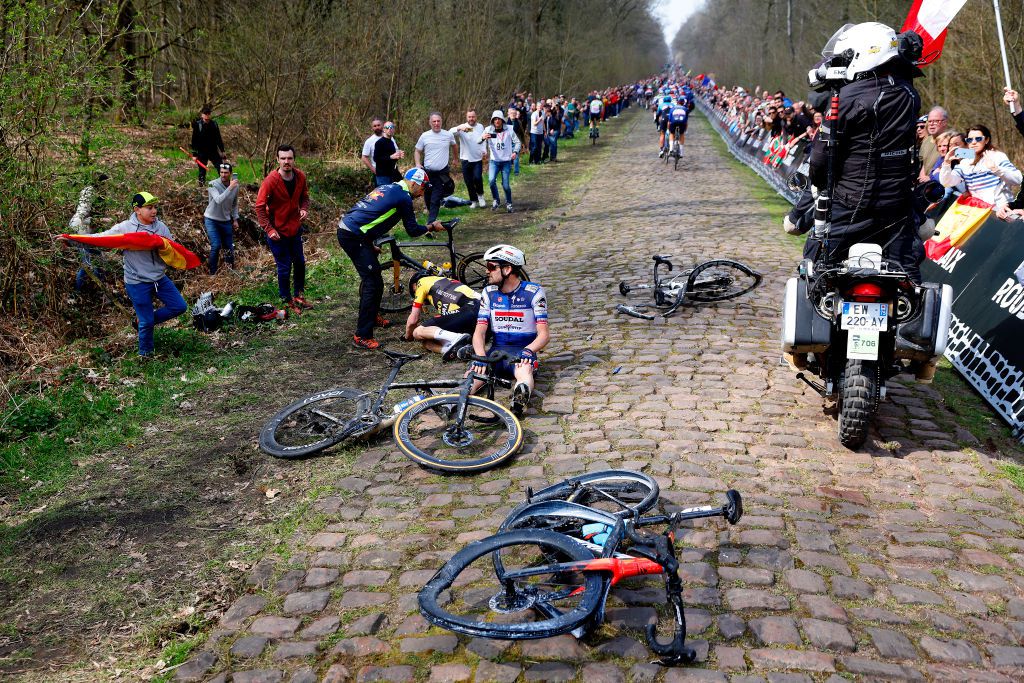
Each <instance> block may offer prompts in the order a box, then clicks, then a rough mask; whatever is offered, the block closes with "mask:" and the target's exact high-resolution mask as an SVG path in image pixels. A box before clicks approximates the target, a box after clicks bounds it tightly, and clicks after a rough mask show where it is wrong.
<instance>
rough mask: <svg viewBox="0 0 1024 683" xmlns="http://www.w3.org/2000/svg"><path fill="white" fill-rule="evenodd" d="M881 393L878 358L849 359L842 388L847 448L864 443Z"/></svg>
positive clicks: (842, 429)
mask: <svg viewBox="0 0 1024 683" xmlns="http://www.w3.org/2000/svg"><path fill="white" fill-rule="evenodd" d="M878 395H879V372H878V363H877V361H870V360H855V359H851V360H847V361H846V371H845V372H844V373H843V386H842V389H841V390H840V392H839V442H840V443H842V444H843V445H844V446H846V447H847V448H849V449H855V448H860V447H861V446H862V445H864V441H865V440H866V439H867V438H868V427H869V426H870V424H871V418H872V417H873V416H874V414H875V410H876V409H877V408H878Z"/></svg>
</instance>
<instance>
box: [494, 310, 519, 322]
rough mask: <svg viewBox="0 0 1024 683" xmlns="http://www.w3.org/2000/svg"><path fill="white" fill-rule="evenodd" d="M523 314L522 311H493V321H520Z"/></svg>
mask: <svg viewBox="0 0 1024 683" xmlns="http://www.w3.org/2000/svg"><path fill="white" fill-rule="evenodd" d="M524 316H525V314H524V313H523V312H522V311H495V312H494V321H495V322H499V323H521V322H523V317H524Z"/></svg>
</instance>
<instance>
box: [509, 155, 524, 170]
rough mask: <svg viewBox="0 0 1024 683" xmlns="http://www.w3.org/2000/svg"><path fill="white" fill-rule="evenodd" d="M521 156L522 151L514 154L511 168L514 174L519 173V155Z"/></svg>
mask: <svg viewBox="0 0 1024 683" xmlns="http://www.w3.org/2000/svg"><path fill="white" fill-rule="evenodd" d="M521 156H523V155H522V153H519V154H517V155H516V158H515V159H513V160H512V169H513V172H514V173H515V174H516V175H519V157H521Z"/></svg>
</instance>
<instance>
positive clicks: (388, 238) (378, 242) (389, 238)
mask: <svg viewBox="0 0 1024 683" xmlns="http://www.w3.org/2000/svg"><path fill="white" fill-rule="evenodd" d="M461 222H462V219H460V218H453V219H451V220H450V221H444V222H443V223H441V225H442V226H444V229H445V230H447V231H448V232H451V231H452V228H454V227H455V226H456V225H458V224H459V223H461ZM427 237H428V238H430V233H427ZM431 239H433V238H431ZM397 241H398V239H397V238H396V237H395V236H394V235H384V236H383V237H378V238H377V239H375V240H374V241H373V246H375V247H377V248H378V249H379V248H380V247H383V246H384V245H385V244H388V243H389V242H397Z"/></svg>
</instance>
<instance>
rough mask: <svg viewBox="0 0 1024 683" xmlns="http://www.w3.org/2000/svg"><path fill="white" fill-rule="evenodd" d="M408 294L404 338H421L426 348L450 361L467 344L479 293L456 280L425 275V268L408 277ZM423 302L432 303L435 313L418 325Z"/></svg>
mask: <svg viewBox="0 0 1024 683" xmlns="http://www.w3.org/2000/svg"><path fill="white" fill-rule="evenodd" d="M409 293H410V294H411V295H412V297H413V304H412V311H410V312H409V319H408V320H406V321H405V338H406V339H408V340H410V341H412V340H414V339H415V340H417V341H421V342H423V346H424V348H426V349H427V350H428V351H433V352H435V353H440V354H442V358H443V359H444V360H451V359H452V358H454V357H455V354H456V352H457V351H458V350H459V348H460V347H462V346H465V345H466V344H468V343H469V340H470V337H471V335H472V334H473V330H474V329H476V318H477V312H478V311H479V309H480V295H479V294H478V293H476V292H474V291H473V290H472V289H470V288H469V287H467V286H466V285H464V284H462V283H461V282H459V281H458V280H452V279H449V278H446V277H437V276H436V275H428V274H427V273H426V272H425V271H420V272H418V273H416V274H415V275H413V276H412V279H411V280H409ZM424 303H427V304H430V305H431V306H433V308H434V311H436V313H437V315H435V316H434V317H433V318H429V319H427V320H424V321H423V323H422V324H420V313H421V311H422V310H423V304H424Z"/></svg>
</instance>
